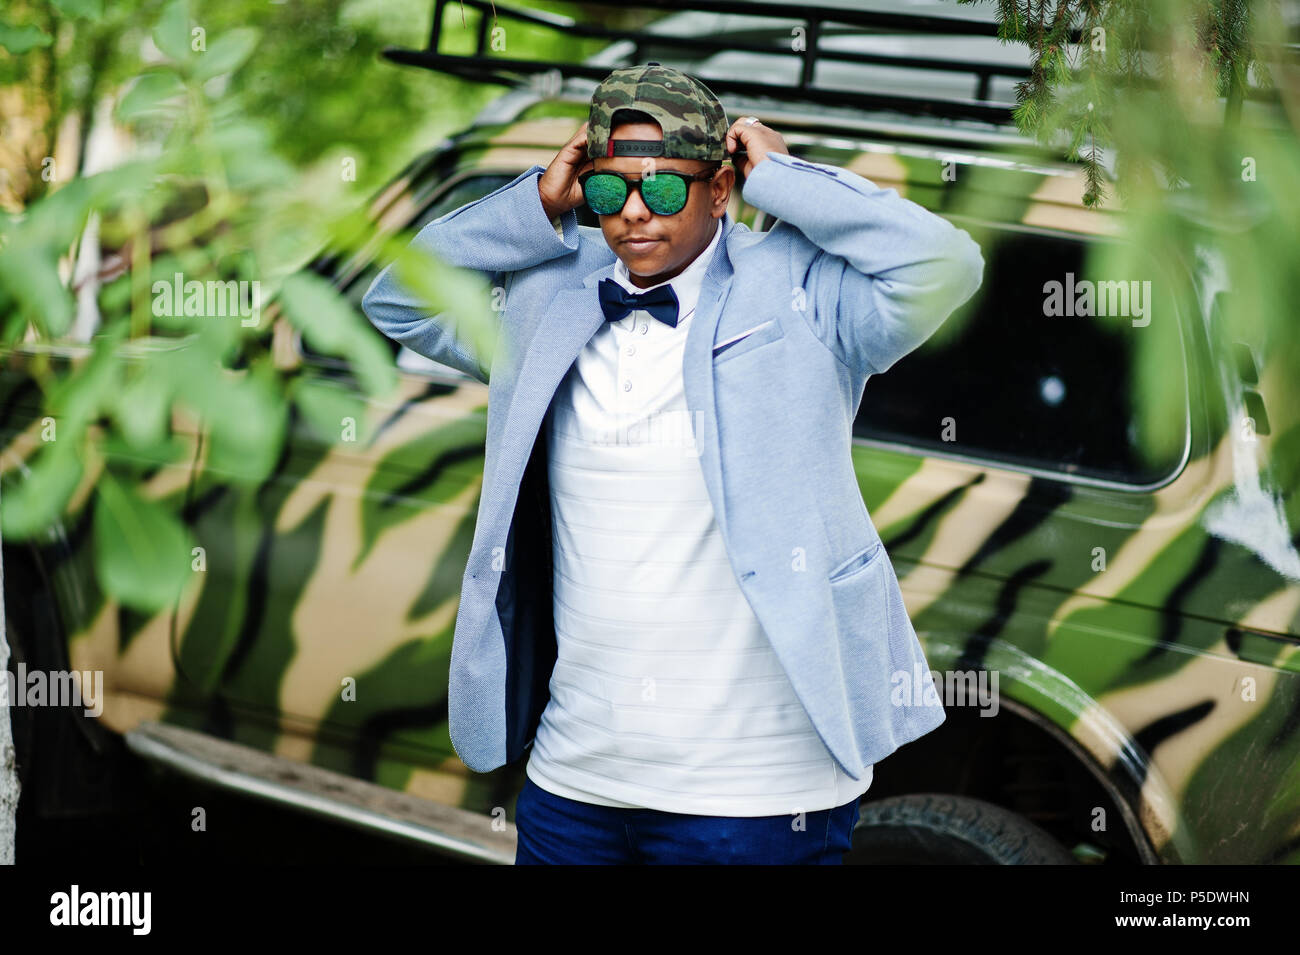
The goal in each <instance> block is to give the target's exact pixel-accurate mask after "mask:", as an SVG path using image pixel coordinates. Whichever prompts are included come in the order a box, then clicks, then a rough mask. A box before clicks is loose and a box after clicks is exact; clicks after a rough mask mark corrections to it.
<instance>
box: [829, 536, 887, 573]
mask: <svg viewBox="0 0 1300 955" xmlns="http://www.w3.org/2000/svg"><path fill="white" fill-rule="evenodd" d="M884 549H885V547H884V544H883V543H882V542H881V541H879V540H877V541H874V542H873V543H871V544H868V545H867V546H866V547H864V548H863V549H862V550H860V551H858V552H857V553H856V554H854V555H853V556H852V557H849V558H848V559H846V560H843V561H841V562H840V563H839V564H837V565H836V566H835V567H834V568H832V570H831V572H830V574H828V575H827V578H828V579H829V581H830V582H831V583H832V584H838V583H839V582H840V581H843V580H849V579H850V578H853V577H857V576H858V575H860V574H863V573H865V572H866V570H867V568H869V567H871V566H872V565H873V564H875V563H876V562H877V561H878V560H879V558H880V555H881V553H882V552H883V551H884Z"/></svg>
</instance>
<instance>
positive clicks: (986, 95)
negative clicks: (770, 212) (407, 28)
mask: <svg viewBox="0 0 1300 955" xmlns="http://www.w3.org/2000/svg"><path fill="white" fill-rule="evenodd" d="M449 3H451V4H453V5H455V6H457V7H458V8H459V9H460V10H461V11H462V14H463V11H464V8H465V7H470V8H471V9H474V10H477V11H478V12H479V18H478V23H477V26H476V29H477V38H476V46H475V52H474V53H472V54H465V53H444V52H442V50H441V41H442V32H443V31H442V22H443V14H444V11H445V8H446V7H447V5H448V4H449ZM594 5H595V6H609V7H617V8H618V9H619V10H621V11H626V10H627V9H628V8H633V9H635V8H641V9H644V10H651V11H653V10H662V11H665V12H669V13H673V12H676V13H686V12H696V13H717V14H734V15H737V16H745V17H754V18H764V17H766V18H771V19H777V20H784V21H792V22H794V23H795V24H797V25H801V26H802V27H803V31H804V33H803V37H802V40H803V43H802V44H801V46H802V48H801V49H796V48H795V45H794V44H793V43H790V42H788V38H787V39H786V42H784V43H761V42H753V41H750V40H744V39H741V38H739V37H729V38H728V39H727V40H726V41H725V42H724V41H720V40H715V39H708V38H706V37H697V36H677V35H673V34H668V33H656V32H652V31H650V30H647V29H617V28H611V27H606V26H603V25H600V24H590V23H582V22H579V21H578V20H575V19H574V18H572V17H568V16H564V15H561V14H555V13H550V12H546V11H542V10H534V9H522V8H515V7H509V6H504V5H502V4H498V3H495V2H493V0H434V3H433V21H432V26H431V30H430V34H429V46H428V48H427V49H424V50H408V49H402V48H399V47H387V48H385V49H384V51H383V55H384V57H386V58H387V59H389V60H392V61H393V62H395V63H401V64H405V65H410V66H419V67H423V68H425V69H432V70H437V71H439V72H442V73H449V74H451V75H454V76H458V77H461V78H463V79H468V80H472V81H476V82H484V83H495V84H499V85H502V86H508V87H522V86H529V85H534V86H540V85H541V82H540V81H543V80H547V79H549V80H550V81H551V84H552V88H553V90H554V92H556V93H558V92H559V89H558V87H559V83H560V82H561V81H562V80H567V79H571V78H582V79H589V80H592V81H595V82H599V81H600V80H603V79H604V78H605V77H606V76H607V75H609V72H610V70H611V69H614V68H615V66H614V65H611V64H608V63H603V64H599V65H597V64H593V63H555V62H548V61H545V60H523V59H517V58H513V57H504V56H493V55H489V53H490V49H489V48H490V42H489V33H490V26H491V24H493V23H495V22H496V21H498V20H500V19H507V20H515V21H518V22H521V23H527V24H530V25H532V26H534V27H542V28H546V29H551V30H555V31H557V32H560V33H563V34H565V35H566V36H570V37H582V38H586V39H598V40H605V41H608V42H610V43H611V44H612V43H616V42H619V41H626V42H630V43H631V44H632V47H631V54H630V56H628V57H627V58H626V62H625V63H624V64H622V65H633V64H636V63H640V62H643V53H644V50H645V48H647V47H650V48H652V49H654V50H655V51H663V52H662V53H657V54H656V55H660V56H666V55H670V54H675V53H679V52H680V53H682V54H687V55H692V54H693V55H698V56H705V55H709V54H714V53H724V52H727V53H736V52H740V53H756V54H763V55H768V56H787V57H795V58H797V59H798V60H799V61H800V70H799V79H798V82H797V83H794V84H790V83H773V82H764V81H760V80H748V79H737V78H732V77H722V76H704V77H702V78H703V79H704V80H705V81H706V82H707V83H708V85H709V88H710V89H712V90H713V91H714V92H715V93H716V94H718V95H719V96H727V95H729V94H730V95H736V96H745V97H775V98H778V99H780V100H782V101H786V102H788V101H792V100H794V101H802V102H807V103H814V104H819V105H825V106H838V107H851V108H858V109H864V110H878V111H885V112H893V113H901V114H904V115H907V116H919V117H934V118H940V119H948V120H966V121H975V122H983V123H988V124H992V125H994V126H997V127H1003V128H1005V127H1013V125H1014V124H1013V120H1012V111H1013V109H1014V108H1015V104H1014V103H1008V102H999V101H995V100H993V99H991V98H990V88H991V84H992V81H993V79H994V78H995V77H1009V78H1012V79H1016V80H1023V79H1026V78H1028V76H1029V68H1028V66H1026V65H1021V64H1009V63H990V62H981V61H975V60H963V59H954V58H950V57H927V56H895V55H888V54H883V53H867V52H859V51H849V50H832V49H826V48H824V47H822V45H821V42H820V41H821V39H822V38H823V37H826V36H832V35H834V36H843V35H851V34H856V35H861V34H864V33H867V34H882V35H887V34H913V35H914V34H922V35H926V36H930V37H934V38H940V37H972V36H975V37H997V35H998V26H997V23H996V22H994V21H992V20H986V19H971V18H970V17H957V16H951V17H948V16H932V15H924V14H910V13H895V12H892V11H882V10H859V9H853V8H850V7H837V6H829V5H817V4H808V5H804V4H799V5H791V4H789V3H773V2H770V0H636V2H634V3H612V2H611V3H599V2H597V3H595V4H594ZM960 9H963V10H969V9H970V8H960ZM1070 41H1071V42H1072V43H1078V42H1080V41H1081V31H1080V30H1078V29H1074V30H1071V31H1070ZM1276 46H1277V51H1276V52H1280V53H1281V54H1282V55H1284V56H1287V57H1291V58H1294V57H1295V56H1296V53H1297V50H1298V49H1300V46H1298V45H1297V44H1295V43H1290V42H1284V43H1281V44H1277V45H1276ZM827 62H835V63H860V64H868V65H871V66H885V67H895V68H899V69H909V70H917V69H920V70H935V71H940V72H944V73H957V74H961V73H964V74H967V75H968V76H969V77H970V78H971V80H972V86H973V89H972V91H971V96H970V97H969V98H954V97H951V96H905V95H898V94H891V93H871V92H866V91H863V90H849V89H836V88H830V87H825V86H818V85H814V79H815V76H816V69H817V65H818V64H819V63H827ZM1234 92H1235V96H1233V97H1229V102H1228V104H1227V110H1228V115H1232V114H1233V113H1235V111H1236V110H1237V109H1239V106H1240V100H1241V98H1242V96H1243V94H1244V98H1245V99H1249V100H1275V99H1276V91H1273V90H1260V89H1256V88H1254V87H1250V88H1248V89H1246V90H1244V91H1241V90H1236V91H1234ZM1234 100H1235V102H1234Z"/></svg>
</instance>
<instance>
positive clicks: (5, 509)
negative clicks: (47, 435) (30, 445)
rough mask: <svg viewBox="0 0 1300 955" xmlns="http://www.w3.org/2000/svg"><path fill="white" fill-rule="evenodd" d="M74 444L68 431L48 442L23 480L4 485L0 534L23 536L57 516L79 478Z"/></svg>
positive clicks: (6, 536) (50, 521) (31, 533)
mask: <svg viewBox="0 0 1300 955" xmlns="http://www.w3.org/2000/svg"><path fill="white" fill-rule="evenodd" d="M76 445H77V441H76V439H75V438H74V437H73V436H72V435H71V434H65V435H64V437H63V438H62V439H60V440H57V441H51V442H49V443H48V444H46V445H45V447H44V449H43V450H42V451H41V452H40V454H38V455H37V456H36V463H35V464H33V465H32V467H31V470H30V471H28V472H27V474H26V477H24V478H23V481H22V483H21V484H19V485H18V486H17V487H15V488H8V487H6V488H5V490H4V494H3V500H0V536H3V537H4V539H5V540H6V541H15V540H26V539H28V538H30V537H33V536H35V535H36V534H38V533H40V532H41V531H43V530H45V529H46V528H47V527H50V526H51V525H53V524H54V523H55V522H56V521H57V520H58V519H59V516H60V515H61V514H62V513H63V510H64V508H65V507H66V506H67V503H68V500H69V499H70V498H71V497H72V492H73V491H75V490H76V489H77V484H78V483H79V482H80V481H81V471H82V464H81V458H80V457H78V455H77V453H76Z"/></svg>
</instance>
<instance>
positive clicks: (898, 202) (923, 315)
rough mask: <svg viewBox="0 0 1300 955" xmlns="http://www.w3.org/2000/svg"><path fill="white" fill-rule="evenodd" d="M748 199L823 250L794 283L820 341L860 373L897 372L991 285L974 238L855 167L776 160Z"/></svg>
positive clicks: (758, 176) (757, 175)
mask: <svg viewBox="0 0 1300 955" xmlns="http://www.w3.org/2000/svg"><path fill="white" fill-rule="evenodd" d="M744 197H745V200H746V201H747V202H749V203H750V204H752V205H754V206H757V207H758V208H760V209H762V210H763V211H764V212H767V213H769V214H770V215H773V216H776V217H777V218H779V219H780V220H782V223H785V224H788V225H789V226H792V227H794V228H795V229H797V230H798V231H799V232H800V233H802V234H803V236H804V237H805V238H806V239H807V240H808V241H809V242H811V243H812V244H813V245H815V246H817V248H818V249H819V250H820V251H819V252H818V253H817V254H816V255H815V256H813V258H812V260H811V262H810V263H808V265H807V268H806V272H803V273H802V274H797V275H794V276H792V281H794V282H796V283H799V282H801V283H802V286H803V290H804V293H805V294H804V296H803V299H802V301H803V302H804V304H805V305H806V307H804V308H803V309H802V311H803V314H804V317H805V319H806V320H807V321H808V323H809V324H810V325H811V326H812V330H813V333H814V334H815V335H816V336H817V337H818V338H819V339H820V340H821V341H822V343H823V344H824V345H826V347H827V348H828V349H830V350H831V352H832V353H834V355H835V356H836V357H837V358H839V360H840V361H841V362H843V363H844V364H845V365H847V366H848V367H849V368H850V369H852V370H854V371H856V372H857V373H859V374H862V375H872V374H878V373H880V372H883V371H886V370H888V369H889V367H890V366H891V365H893V364H894V363H895V362H897V361H898V360H899V359H900V358H902V357H903V356H904V355H906V354H908V353H909V352H911V351H912V350H913V349H915V348H916V347H917V346H919V345H920V344H921V343H922V342H924V341H925V340H926V339H927V338H929V337H930V335H931V334H933V333H934V331H935V329H937V328H938V327H939V326H940V325H942V324H943V322H944V321H945V320H946V319H947V318H948V316H949V315H951V314H952V313H953V311H955V310H956V309H957V308H958V307H959V306H961V305H962V304H963V303H964V302H966V300H967V299H969V298H970V297H971V296H972V295H973V294H975V291H976V289H978V288H979V287H980V284H981V282H982V281H983V276H984V257H983V255H982V254H981V252H980V248H979V245H978V243H976V242H975V240H974V239H972V238H971V237H970V235H969V234H968V233H967V232H965V231H964V230H962V229H959V228H957V227H956V226H954V225H953V224H952V223H951V222H949V221H948V220H947V219H944V218H942V217H940V216H937V215H935V214H934V213H932V212H930V211H928V210H926V209H924V208H922V207H921V206H919V205H917V204H916V203H915V202H912V201H911V200H909V199H904V198H902V197H901V196H900V195H899V194H898V192H897V190H894V189H882V188H881V187H879V186H877V185H876V184H875V183H873V182H871V181H870V180H868V179H865V178H863V177H862V176H859V175H857V174H856V173H852V172H849V171H848V170H846V169H838V168H835V167H833V166H827V165H823V164H821V163H812V162H806V161H804V160H801V159H796V158H795V157H793V156H789V155H786V154H784V153H768V154H767V158H766V159H764V160H762V161H761V162H759V163H758V165H757V166H755V167H754V169H753V170H752V171H751V173H750V175H749V178H748V179H747V180H746V182H745V185H744ZM777 228H780V226H778V227H777ZM773 231H775V230H773ZM799 300H800V299H799V298H798V297H795V301H799Z"/></svg>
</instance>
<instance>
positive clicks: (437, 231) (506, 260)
mask: <svg viewBox="0 0 1300 955" xmlns="http://www.w3.org/2000/svg"><path fill="white" fill-rule="evenodd" d="M544 171H545V170H544V168H543V167H542V166H538V165H534V166H533V167H532V168H531V169H529V170H528V171H527V172H525V173H523V174H521V175H520V176H518V177H517V178H516V179H514V180H513V181H512V182H509V183H506V184H505V185H504V186H501V187H500V188H499V189H496V190H495V191H493V192H490V193H488V194H487V195H486V196H483V197H482V198H481V199H476V200H474V201H473V202H469V203H466V204H465V205H463V206H461V207H460V208H458V209H453V210H452V211H451V212H448V213H447V214H446V215H444V216H440V217H439V218H437V219H434V220H433V221H432V222H429V223H428V224H426V225H425V226H424V228H422V229H421V230H420V231H419V232H418V233H417V234H416V236H415V238H413V239H412V240H411V242H410V245H409V248H413V249H417V250H419V251H420V252H422V253H424V254H425V255H427V256H429V257H431V258H433V259H437V260H439V261H442V262H444V263H446V264H449V265H455V266H459V267H462V268H468V269H474V270H475V271H477V272H479V273H481V274H482V275H483V276H484V277H485V278H486V279H487V281H488V282H489V284H491V285H500V286H502V287H504V288H506V289H507V290H508V289H509V287H510V282H511V281H512V279H513V278H514V273H515V272H518V271H520V270H523V269H527V268H530V267H532V266H534V265H539V264H541V263H542V262H546V261H548V260H550V259H553V258H556V257H557V256H560V255H565V254H567V253H570V252H575V251H577V249H578V215H577V213H576V212H575V211H573V210H570V211H568V212H566V213H564V215H562V216H560V217H559V218H558V220H551V219H547V217H546V213H545V212H544V211H543V210H542V200H541V196H540V195H539V194H538V192H537V180H538V178H539V177H540V176H541V174H542V172H544ZM361 310H362V311H363V312H365V315H366V318H367V319H369V320H370V323H371V324H372V325H374V326H375V328H377V329H379V331H381V332H382V333H383V334H385V335H386V336H388V337H389V338H391V339H393V340H394V341H396V342H400V343H401V344H403V345H405V346H406V347H407V348H410V349H411V350H412V351H414V352H416V353H417V354H420V355H423V356H424V357H426V358H431V359H433V360H434V361H436V362H439V363H441V364H444V365H450V366H451V367H452V368H455V369H457V370H458V371H461V372H464V373H465V374H467V375H470V376H472V377H474V378H477V379H478V380H479V381H481V382H484V383H486V382H487V380H488V372H489V370H490V368H491V365H492V361H491V356H490V355H485V354H479V353H478V352H477V351H476V350H475V349H474V347H473V346H472V345H471V344H470V342H469V340H468V338H467V337H466V336H464V335H460V334H457V331H456V327H455V325H456V319H455V317H454V316H453V315H451V314H450V313H447V312H441V313H438V314H436V315H431V314H430V313H429V310H428V308H427V307H426V305H425V303H424V301H423V300H422V299H421V298H420V297H419V296H418V295H416V294H415V293H413V292H412V291H411V290H409V289H407V288H406V287H405V286H404V285H402V284H401V283H400V282H399V281H398V280H397V277H396V276H395V275H394V274H393V265H392V264H389V265H387V266H386V267H385V268H384V270H383V271H382V272H380V273H379V274H378V275H376V276H375V279H374V281H373V282H371V283H370V288H369V289H367V290H366V293H365V295H364V296H362V299H361ZM493 315H494V316H496V317H498V318H499V315H500V313H499V312H494V313H493Z"/></svg>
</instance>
